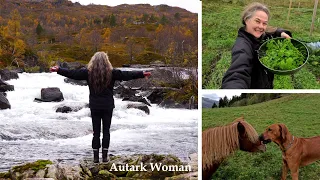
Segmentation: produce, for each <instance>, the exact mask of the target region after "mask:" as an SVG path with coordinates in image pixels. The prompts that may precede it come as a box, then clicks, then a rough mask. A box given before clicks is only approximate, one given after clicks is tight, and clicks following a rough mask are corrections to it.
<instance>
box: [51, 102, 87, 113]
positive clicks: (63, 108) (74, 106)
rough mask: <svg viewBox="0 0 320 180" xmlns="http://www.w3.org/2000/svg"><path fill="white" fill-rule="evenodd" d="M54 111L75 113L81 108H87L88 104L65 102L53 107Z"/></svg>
mask: <svg viewBox="0 0 320 180" xmlns="http://www.w3.org/2000/svg"><path fill="white" fill-rule="evenodd" d="M54 108H55V109H56V112H61V113H69V112H77V111H80V110H81V109H83V108H89V104H88V103H79V102H77V103H75V102H67V103H63V104H59V105H57V106H55V107H54Z"/></svg>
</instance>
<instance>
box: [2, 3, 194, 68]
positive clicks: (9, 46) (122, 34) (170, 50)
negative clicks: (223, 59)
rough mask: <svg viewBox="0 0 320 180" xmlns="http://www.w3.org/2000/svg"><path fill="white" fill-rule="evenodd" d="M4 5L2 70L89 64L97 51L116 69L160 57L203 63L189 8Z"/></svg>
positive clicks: (186, 63) (179, 63) (175, 61)
mask: <svg viewBox="0 0 320 180" xmlns="http://www.w3.org/2000/svg"><path fill="white" fill-rule="evenodd" d="M0 4H1V6H0V48H1V49H0V60H1V63H0V68H1V67H6V66H19V67H33V66H39V65H40V66H48V65H51V63H52V62H54V61H56V60H60V61H67V62H70V61H81V62H83V63H87V62H88V61H89V60H90V58H91V56H92V55H93V53H94V52H96V51H107V52H108V54H109V56H110V59H111V62H112V64H113V65H114V66H115V67H118V66H121V65H122V64H149V63H150V62H155V61H160V62H162V63H166V64H173V65H177V66H193V67H196V66H197V51H198V50H197V48H198V26H197V24H198V17H197V14H195V13H191V12H189V11H187V10H185V9H181V8H178V7H170V6H167V5H158V6H151V5H149V4H138V5H128V4H123V5H119V6H115V7H109V6H105V5H93V4H91V5H88V6H82V5H81V4H79V3H72V2H71V1H68V0H24V1H20V0H0Z"/></svg>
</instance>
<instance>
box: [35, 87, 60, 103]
mask: <svg viewBox="0 0 320 180" xmlns="http://www.w3.org/2000/svg"><path fill="white" fill-rule="evenodd" d="M35 100H36V101H41V102H52V101H55V102H59V101H63V100H64V98H63V94H62V92H61V91H60V89H59V88H57V87H50V88H42V89H41V99H39V98H35Z"/></svg>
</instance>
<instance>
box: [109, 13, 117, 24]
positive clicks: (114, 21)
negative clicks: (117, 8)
mask: <svg viewBox="0 0 320 180" xmlns="http://www.w3.org/2000/svg"><path fill="white" fill-rule="evenodd" d="M116 25H117V21H116V16H114V14H113V13H112V14H111V17H110V26H111V27H114V26H116Z"/></svg>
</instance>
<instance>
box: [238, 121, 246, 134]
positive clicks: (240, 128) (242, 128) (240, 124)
mask: <svg viewBox="0 0 320 180" xmlns="http://www.w3.org/2000/svg"><path fill="white" fill-rule="evenodd" d="M237 128H238V131H239V133H240V134H243V133H245V131H246V129H245V127H244V125H243V124H242V123H241V122H238V124H237Z"/></svg>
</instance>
